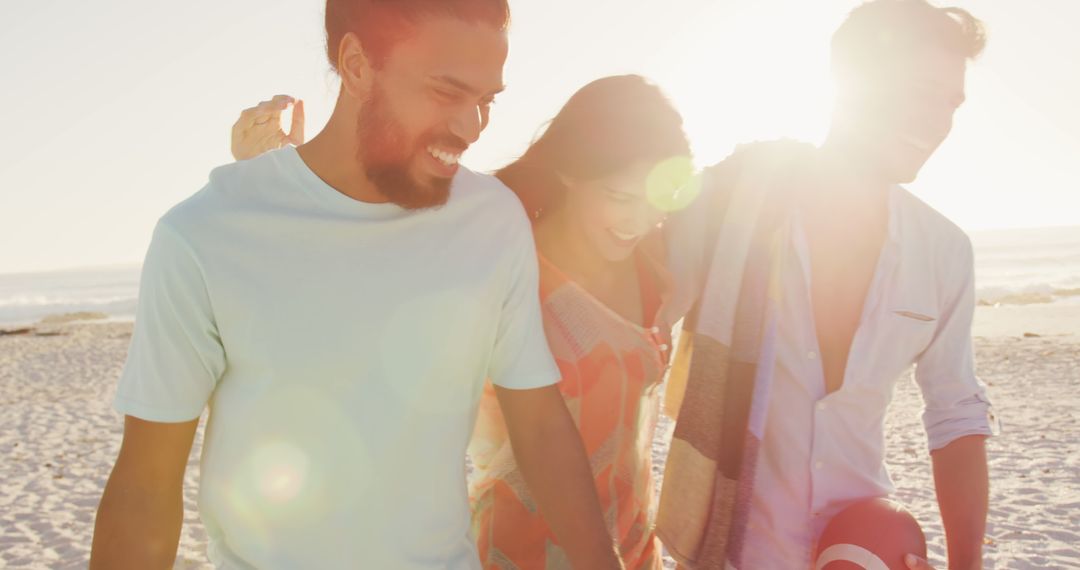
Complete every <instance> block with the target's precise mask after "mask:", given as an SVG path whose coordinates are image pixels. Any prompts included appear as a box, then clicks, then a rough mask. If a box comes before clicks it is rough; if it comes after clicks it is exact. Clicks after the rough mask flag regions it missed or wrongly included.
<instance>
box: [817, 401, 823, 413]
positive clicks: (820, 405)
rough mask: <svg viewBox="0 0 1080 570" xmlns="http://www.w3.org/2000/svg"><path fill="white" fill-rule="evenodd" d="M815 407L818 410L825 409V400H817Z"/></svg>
mask: <svg viewBox="0 0 1080 570" xmlns="http://www.w3.org/2000/svg"><path fill="white" fill-rule="evenodd" d="M817 409H818V411H819V412H824V411H825V402H818V405H817Z"/></svg>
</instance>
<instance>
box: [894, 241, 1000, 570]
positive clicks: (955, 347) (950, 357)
mask: <svg viewBox="0 0 1080 570" xmlns="http://www.w3.org/2000/svg"><path fill="white" fill-rule="evenodd" d="M950 262H951V263H950V265H951V267H952V268H953V271H954V274H953V275H952V276H951V279H948V280H947V281H948V282H947V283H946V284H944V285H943V293H942V298H943V299H945V304H944V305H943V307H942V311H941V319H940V323H939V326H938V329H937V332H936V333H935V336H934V339H933V340H932V341H931V343H930V345H929V346H928V347H927V349H926V350H925V351H924V352H923V354H922V355H920V357H919V359H918V362H917V364H916V367H915V380H916V382H917V383H918V384H919V387H920V389H921V390H922V393H923V400H924V402H925V404H926V409H925V410H924V412H923V422H924V424H925V426H926V433H927V436H928V438H929V447H930V455H931V458H932V461H933V465H934V484H935V487H936V491H937V497H938V506H939V508H940V509H941V518H942V522H943V523H944V526H945V538H946V542H947V543H948V552H949V568H959V569H965V570H966V569H971V568H981V567H982V546H983V535H984V533H985V532H986V516H987V509H988V501H989V497H988V496H989V475H988V469H987V463H986V437H987V436H989V435H991V434H992V433H993V428H994V421H993V420H992V419H991V416H992V414H991V411H990V403H989V399H988V398H987V396H986V386H985V385H984V384H983V383H982V382H980V381H979V379H978V378H977V377H976V376H975V357H974V347H973V345H972V341H971V323H972V319H973V316H974V311H975V271H974V254H973V252H972V248H971V243H970V241H968V240H966V239H965V240H963V241H962V242H959V243H958V248H957V249H956V250H955V251H954V253H953V255H952V256H951V259H950ZM918 564H923V565H915V566H911V567H912V568H929V566H928V565H925V563H924V562H921V561H920V562H918Z"/></svg>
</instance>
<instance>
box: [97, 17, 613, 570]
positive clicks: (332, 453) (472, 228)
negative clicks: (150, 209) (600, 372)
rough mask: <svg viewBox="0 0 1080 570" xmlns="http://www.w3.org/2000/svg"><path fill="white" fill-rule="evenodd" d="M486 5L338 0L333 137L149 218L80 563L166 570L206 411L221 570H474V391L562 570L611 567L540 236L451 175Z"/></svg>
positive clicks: (495, 59)
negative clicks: (559, 349) (558, 360)
mask: <svg viewBox="0 0 1080 570" xmlns="http://www.w3.org/2000/svg"><path fill="white" fill-rule="evenodd" d="M508 19H509V9H508V7H507V5H506V2H504V1H498V0H494V1H493V0H396V1H390V0H329V1H328V2H327V20H326V23H327V32H328V52H329V56H330V60H331V63H332V64H333V65H334V68H335V70H336V71H337V72H338V74H339V75H340V76H341V79H342V87H341V92H340V95H339V98H338V102H337V106H336V108H335V110H334V114H333V116H332V117H331V119H330V121H329V124H328V125H327V127H326V128H325V130H324V131H323V132H322V133H320V134H319V135H318V136H317V137H315V138H314V139H313V140H312V141H311V142H310V143H308V144H305V145H303V146H301V147H300V148H298V149H293V148H286V149H282V150H278V151H275V152H272V153H268V154H266V155H264V156H261V157H259V158H257V159H253V160H248V161H243V162H240V163H237V164H233V165H229V166H225V167H221V168H218V169H216V170H215V171H214V172H213V173H212V174H211V176H210V181H209V183H208V184H207V186H206V187H205V188H204V189H203V190H201V191H200V192H199V193H197V194H196V195H194V196H193V197H191V198H190V199H188V200H186V201H184V202H183V203H181V204H180V205H178V206H176V207H175V208H173V209H172V210H171V211H170V212H169V213H167V214H166V215H165V216H164V217H163V218H162V219H161V220H160V222H159V223H158V226H157V228H156V230H155V233H154V238H153V242H152V244H151V246H150V250H149V252H148V254H147V257H146V262H145V265H144V270H143V277H142V283H141V292H140V299H139V309H138V315H137V319H136V330H135V334H134V337H133V339H132V346H131V350H130V353H129V356H128V362H127V364H126V366H125V369H124V373H123V376H122V378H121V380H120V386H119V390H118V393H117V396H116V408H117V409H118V410H119V411H120V412H122V413H124V414H125V415H126V420H125V428H124V440H123V446H122V448H121V451H120V455H119V457H118V459H117V462H116V466H115V467H114V469H113V472H112V475H111V476H110V478H109V482H108V485H107V487H106V489H105V493H104V496H103V497H102V501H101V506H100V508H99V512H98V519H97V523H96V529H95V533H94V544H93V552H92V560H91V567H93V568H164V567H171V565H172V561H173V559H174V557H175V553H176V547H177V542H178V539H179V532H180V526H181V522H182V515H183V507H182V502H181V491H182V485H183V479H184V471H185V466H186V463H187V456H188V453H189V451H190V448H191V444H192V440H193V436H194V434H195V431H196V426H197V424H198V420H199V416H200V415H201V414H202V412H203V409H204V408H205V407H207V406H209V409H210V416H209V421H208V424H207V428H206V434H205V437H206V439H205V443H204V447H203V454H202V463H201V466H202V469H201V481H200V490H199V491H200V492H199V503H200V514H201V517H202V519H203V521H204V523H205V525H206V528H207V532H208V534H209V538H210V545H209V555H210V557H211V560H212V561H213V562H214V563H215V565H216V566H217V567H218V568H230V569H232V568H349V567H358V568H393V569H417V570H419V569H432V570H433V569H436V568H438V569H445V568H453V569H475V568H479V561H478V559H477V555H476V551H475V547H474V544H473V540H472V538H471V537H470V536H469V510H468V502H467V497H466V486H465V466H464V457H465V447H466V444H467V442H468V439H469V436H470V434H471V431H472V427H473V423H474V421H475V414H476V409H477V403H478V398H479V395H480V393H481V389H482V387H483V384H484V382H485V379H487V378H490V380H491V381H492V382H493V383H494V384H495V386H496V391H497V392H498V394H499V400H500V404H501V406H502V408H503V412H504V415H505V416H506V418H507V424H508V426H507V427H508V431H509V433H510V436H511V439H512V442H513V446H514V450H515V455H516V457H517V461H518V463H519V465H521V468H522V472H523V473H524V474H525V476H526V479H527V482H528V483H529V485H530V488H531V490H532V492H533V496H534V497H536V499H537V503H538V504H539V506H540V508H541V509H542V511H543V512H544V515H545V517H546V518H547V520H548V521H549V522H550V523H551V526H552V528H553V529H554V530H555V531H556V533H557V534H558V538H559V541H560V543H561V544H562V545H563V546H564V548H565V549H566V551H567V553H568V554H569V556H570V557H571V559H572V561H573V562H574V564H575V566H576V567H580V568H590V569H592V568H617V567H619V561H618V559H617V555H616V554H615V549H614V545H613V543H612V541H611V539H610V537H609V536H608V534H607V531H606V530H605V528H606V527H605V524H604V521H603V519H602V515H601V514H600V509H599V504H598V500H597V496H596V491H595V489H594V487H593V485H592V478H591V473H590V469H589V465H588V462H587V459H586V456H585V454H584V450H583V447H582V444H581V441H580V439H579V436H578V434H577V430H576V428H575V426H574V424H573V421H572V419H571V417H570V416H569V414H568V413H567V411H566V408H565V405H564V403H563V400H562V397H561V396H560V394H559V392H558V389H557V388H556V387H555V386H554V384H555V383H556V382H557V381H558V370H557V368H556V367H555V365H554V362H553V361H552V359H551V356H550V354H549V352H548V348H547V344H546V340H545V337H544V333H543V328H542V324H541V320H540V319H541V317H540V310H539V297H538V292H537V287H538V285H537V267H536V258H535V253H534V246H533V241H532V233H531V228H530V226H529V222H528V220H527V218H526V216H525V214H524V212H523V210H522V208H521V206H520V204H519V203H518V202H517V199H516V198H515V197H514V196H513V195H512V194H511V193H510V192H509V191H508V190H507V189H506V188H505V187H503V186H502V185H501V184H500V183H499V182H498V181H496V180H495V179H494V178H491V177H488V176H483V175H479V174H475V173H472V172H469V171H467V170H465V169H463V168H460V167H459V166H458V164H457V161H458V158H459V157H460V155H461V153H462V152H463V151H464V150H465V149H466V148H467V147H468V145H469V144H471V143H472V142H474V141H476V140H477V138H478V137H479V135H480V132H481V131H482V130H483V129H484V128H485V127H486V125H487V121H488V111H489V106H490V104H491V100H492V98H493V97H494V95H495V94H496V93H498V92H499V91H501V90H502V68H503V63H504V61H505V57H506V51H507V40H506V24H507V22H508Z"/></svg>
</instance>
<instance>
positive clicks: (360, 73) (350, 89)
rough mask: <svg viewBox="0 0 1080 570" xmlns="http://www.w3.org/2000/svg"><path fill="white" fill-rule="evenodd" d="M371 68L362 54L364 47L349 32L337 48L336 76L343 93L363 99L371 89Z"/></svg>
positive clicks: (364, 54) (368, 60) (368, 61)
mask: <svg viewBox="0 0 1080 570" xmlns="http://www.w3.org/2000/svg"><path fill="white" fill-rule="evenodd" d="M372 71H373V68H372V66H371V60H370V59H368V56H367V54H366V53H364V46H363V45H362V44H361V43H360V38H359V37H357V36H356V34H354V33H352V32H349V33H347V34H345V37H344V38H342V39H341V44H340V45H339V46H338V75H340V76H341V86H342V88H343V89H345V92H346V93H348V94H349V95H351V96H353V97H356V98H364V97H366V96H367V94H368V92H369V91H370V89H371V79H372V77H371V76H372Z"/></svg>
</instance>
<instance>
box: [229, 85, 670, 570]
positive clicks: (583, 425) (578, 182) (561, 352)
mask: <svg viewBox="0 0 1080 570" xmlns="http://www.w3.org/2000/svg"><path fill="white" fill-rule="evenodd" d="M264 107H265V106H264ZM279 112H280V111H279ZM249 118H250V117H249ZM274 118H275V119H276V116H274ZM300 126H301V127H302V124H301V125H300ZM276 128H277V127H276V123H274V126H273V130H276ZM255 138H257V139H258V140H255V141H254V142H245V141H244V140H239V141H238V140H237V135H236V131H235V130H234V141H233V143H234V144H233V149H234V154H236V155H237V156H238V157H242V156H243V157H246V156H253V155H256V154H259V153H261V152H264V151H266V150H269V149H270V148H276V146H278V145H280V144H284V143H287V142H298V141H295V140H287V137H286V136H285V135H284V133H281V135H280V136H263V137H255ZM294 138H295V135H294ZM253 140H254V139H253ZM689 155H690V147H689V143H688V142H687V139H686V135H685V134H684V132H683V128H682V118H681V117H680V115H679V113H678V112H677V111H676V110H675V109H674V107H673V106H672V105H671V103H670V102H669V101H668V100H667V99H666V98H665V96H664V95H663V93H662V92H661V91H660V90H659V89H658V88H657V87H656V86H654V85H652V84H651V83H649V82H648V81H646V80H645V79H643V78H641V77H639V76H636V75H623V76H614V77H605V78H602V79H598V80H596V81H593V82H592V83H589V84H588V85H586V86H585V87H583V88H581V89H580V90H579V91H578V92H577V93H575V94H574V95H573V96H572V97H571V98H570V100H569V101H568V102H567V103H566V105H565V106H563V108H562V109H561V110H560V111H559V113H558V114H557V115H556V116H555V118H554V119H552V120H551V122H550V123H549V124H548V126H547V128H546V129H545V130H544V132H543V133H542V134H541V135H540V136H539V137H538V138H537V139H536V140H535V141H534V142H533V143H532V144H531V145H530V146H529V148H528V149H527V150H526V151H525V153H524V154H523V155H522V156H521V158H519V159H518V160H516V161H514V162H513V163H511V164H509V165H507V166H506V167H505V168H503V169H501V170H499V171H498V172H497V173H496V176H497V177H498V178H499V179H500V180H502V182H503V183H505V184H506V185H507V186H508V187H509V188H510V189H511V190H512V191H513V192H514V193H515V194H517V196H518V197H519V198H520V199H521V203H522V205H523V206H524V207H525V209H526V211H527V212H528V214H529V216H530V218H531V219H532V220H533V228H534V235H535V238H536V245H537V253H538V258H539V263H540V297H541V301H542V305H543V317H544V327H545V332H546V334H547V340H548V344H549V345H550V347H551V351H552V354H553V355H554V356H555V360H556V362H557V363H558V365H559V369H560V371H561V373H562V380H561V382H560V385H559V386H560V389H561V391H562V394H563V396H564V398H565V399H566V404H567V407H568V408H569V410H570V412H571V414H572V415H573V417H574V419H575V421H576V423H577V425H578V429H579V431H580V432H581V436H582V440H583V441H584V443H585V447H586V451H587V452H588V454H589V457H590V463H591V466H592V469H593V476H594V478H595V483H596V488H597V491H598V493H599V496H600V500H601V506H602V508H603V510H604V515H605V517H606V519H607V522H608V527H609V530H610V531H611V533H612V536H613V537H614V539H615V540H616V541H617V543H618V546H619V550H620V552H621V555H622V557H623V560H624V562H625V563H626V567H627V568H645V569H654V568H655V569H658V568H661V567H662V565H661V548H660V545H659V543H658V541H657V539H656V537H655V535H654V533H653V513H654V510H655V509H654V505H653V473H652V459H651V445H652V439H653V435H654V431H655V426H656V420H657V417H658V414H659V392H660V384H661V381H662V380H663V377H664V372H665V370H666V367H667V362H668V357H669V352H670V347H669V345H670V344H671V340H670V330H671V329H670V323H664V322H659V321H658V314H659V313H660V307H661V305H662V304H663V302H664V300H665V298H666V296H667V294H668V292H669V291H670V283H669V279H668V277H667V274H666V271H665V269H664V260H663V259H662V257H663V249H664V248H663V245H662V243H661V235H660V232H659V227H660V225H661V224H662V222H663V220H664V217H665V210H666V209H667V208H669V207H670V206H671V204H672V203H673V199H672V197H673V196H674V194H675V193H676V192H677V191H678V190H679V188H680V187H681V186H682V185H683V184H685V183H686V182H688V181H689V175H690V167H689V164H690V161H689ZM478 223H479V221H478ZM469 455H470V457H471V459H472V463H473V467H474V472H473V476H472V478H471V484H470V498H471V500H472V503H473V530H474V533H475V538H476V540H477V546H478V550H479V553H480V559H481V562H482V563H483V565H484V567H485V568H522V569H534V568H535V569H545V568H567V567H569V564H568V562H567V560H566V557H565V556H564V554H563V552H562V550H561V548H560V547H559V544H558V542H557V540H556V539H555V536H554V534H553V533H552V532H551V530H550V529H549V528H548V526H547V524H546V523H545V521H544V518H543V516H542V514H541V513H540V512H539V511H538V509H537V507H536V504H535V503H534V502H533V501H532V499H531V497H530V494H529V491H528V489H527V488H526V485H525V482H524V480H523V479H522V476H521V474H520V473H519V471H518V468H517V465H516V463H515V460H514V456H513V453H512V450H511V449H510V439H509V436H508V434H507V433H506V427H505V424H504V422H503V419H502V416H501V414H500V411H499V406H498V402H497V400H496V398H495V393H494V390H493V388H491V386H490V385H489V386H488V387H487V388H486V390H485V393H484V394H483V396H482V398H481V401H480V407H479V415H478V419H477V425H476V431H475V433H474V436H473V440H472V443H471V444H470V448H469Z"/></svg>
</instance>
